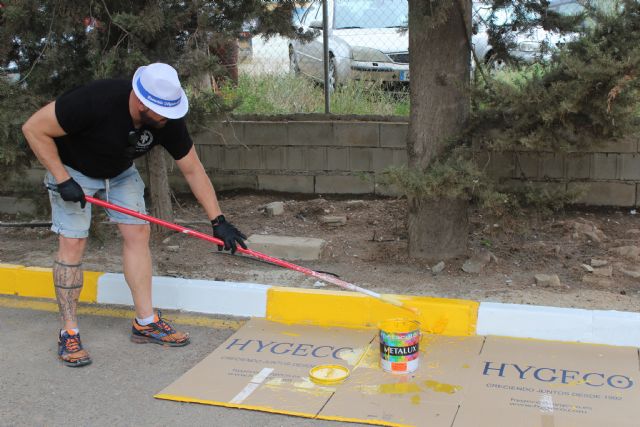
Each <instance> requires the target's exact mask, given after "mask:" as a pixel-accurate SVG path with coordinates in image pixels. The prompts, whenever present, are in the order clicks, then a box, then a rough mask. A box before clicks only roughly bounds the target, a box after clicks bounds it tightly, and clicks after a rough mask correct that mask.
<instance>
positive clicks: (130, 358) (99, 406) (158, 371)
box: [0, 299, 355, 427]
mask: <svg viewBox="0 0 640 427" xmlns="http://www.w3.org/2000/svg"><path fill="white" fill-rule="evenodd" d="M16 300H17V299H16ZM168 317H169V318H171V313H168ZM80 322H81V323H80V328H81V329H80V332H81V335H82V341H83V344H84V346H85V347H86V348H87V349H88V350H89V352H90V354H91V357H92V358H93V364H91V365H89V366H87V367H83V368H68V367H65V366H63V365H62V364H61V363H60V362H59V361H58V360H57V356H56V349H57V345H56V333H57V331H58V315H57V313H54V312H47V311H38V310H32V309H25V308H9V307H7V306H3V305H2V304H0V339H1V340H2V341H1V342H0V367H1V368H2V372H1V373H0V425H1V426H35V425H46V426H62V425H64V426H78V425H83V426H88V425H90V426H133V425H135V426H173V425H180V426H233V427H235V426H252V427H257V426H268V427H270V426H283V427H288V426H302V427H306V426H329V427H333V426H335V427H341V426H354V425H355V424H350V423H339V422H328V421H317V420H310V419H305V418H299V417H291V416H285V415H277V414H269V413H264V412H257V411H248V410H240V409H229V408H222V407H216V406H208V405H199V404H194V403H179V402H172V401H166V400H159V399H154V398H153V395H154V394H156V393H158V392H159V391H161V390H162V389H163V388H164V387H166V386H167V385H169V384H171V383H172V382H173V381H174V380H176V379H177V378H178V377H180V376H181V375H182V374H183V373H184V372H186V371H187V370H189V369H190V368H191V367H193V366H194V365H195V364H196V363H198V362H199V361H200V360H202V359H203V358H204V357H205V356H207V355H208V354H209V353H211V352H212V351H213V350H214V349H215V348H216V347H217V346H218V345H220V344H222V343H223V342H224V340H226V339H227V338H228V337H229V336H230V335H232V334H233V332H234V330H232V329H216V328H212V327H202V326H180V328H181V329H185V330H188V331H189V332H190V333H191V337H192V343H191V344H190V345H188V346H186V347H183V348H165V347H161V346H158V345H152V344H145V345H140V344H134V343H131V342H130V341H129V330H130V320H129V319H126V318H118V317H105V316H97V315H82V316H80Z"/></svg>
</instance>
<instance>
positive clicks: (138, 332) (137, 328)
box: [131, 311, 189, 347]
mask: <svg viewBox="0 0 640 427" xmlns="http://www.w3.org/2000/svg"><path fill="white" fill-rule="evenodd" d="M160 316H162V313H161V312H159V311H158V314H156V315H155V317H154V319H153V322H152V323H149V324H148V325H145V326H142V325H140V324H139V323H138V321H137V320H136V319H133V325H132V326H131V341H133V342H134V343H137V344H146V343H154V344H161V345H166V346H168V347H182V346H185V345H187V344H189V334H188V333H187V332H178V331H176V330H175V329H173V328H172V327H171V325H169V324H168V323H167V322H166V321H165V320H163V319H162V318H161V317H160Z"/></svg>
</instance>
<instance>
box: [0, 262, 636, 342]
mask: <svg viewBox="0 0 640 427" xmlns="http://www.w3.org/2000/svg"><path fill="white" fill-rule="evenodd" d="M52 282H53V280H52V277H51V270H50V269H46V268H37V267H24V266H20V265H12V264H0V294H9V295H17V296H24V297H37V298H54V294H53V283H52ZM153 295H154V306H155V307H157V308H160V309H171V310H184V311H190V312H196V313H207V314H224V315H232V316H244V317H265V318H267V319H270V320H275V321H279V322H285V323H297V324H315V325H322V326H343V327H354V328H358V327H376V325H377V324H378V322H380V321H381V320H384V319H389V318H393V317H405V318H406V317H407V316H408V315H409V316H410V314H408V312H407V311H406V310H403V309H401V308H398V307H395V306H393V305H390V304H386V303H383V302H381V301H379V300H377V299H374V298H370V297H367V296H365V295H361V294H358V293H353V292H342V291H325V290H314V289H297V288H289V287H278V286H270V285H261V284H255V283H236V282H219V281H213V280H194V279H185V278H174V277H154V279H153ZM395 297H397V298H398V299H400V300H401V301H403V303H405V304H406V305H408V306H410V307H414V308H417V309H418V314H417V316H416V317H417V320H419V321H420V323H421V326H422V329H423V330H425V331H426V332H428V333H434V334H442V335H452V336H471V335H498V336H508V337H520V338H534V339H543V340H554V341H569V342H584V343H592V344H607V345H616V346H633V347H640V313H634V312H620V311H603V310H584V309H574V308H558V307H544V306H530V305H520V304H502V303H493V302H477V301H468V300H458V299H446V298H432V297H423V296H407V295H396V296H395ZM81 301H84V302H88V303H100V304H119V305H125V306H132V305H133V302H132V300H131V294H130V292H129V288H128V287H127V284H126V282H125V279H124V275H122V274H113V273H100V272H85V287H84V289H83V292H82V294H81Z"/></svg>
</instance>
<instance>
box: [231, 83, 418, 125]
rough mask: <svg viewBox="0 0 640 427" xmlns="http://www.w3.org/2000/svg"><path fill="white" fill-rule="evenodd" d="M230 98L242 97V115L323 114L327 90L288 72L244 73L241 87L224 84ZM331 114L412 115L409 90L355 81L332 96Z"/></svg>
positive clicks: (238, 110)
mask: <svg viewBox="0 0 640 427" xmlns="http://www.w3.org/2000/svg"><path fill="white" fill-rule="evenodd" d="M222 94H223V96H224V97H225V98H226V99H227V100H228V101H233V100H239V101H240V105H239V106H238V107H237V108H236V109H235V110H234V112H235V113H239V114H266V115H271V114H295V113H324V90H323V87H322V85H319V84H317V83H315V82H313V81H311V80H310V79H308V78H305V77H296V76H293V75H290V74H286V75H268V74H267V75H260V76H249V75H241V76H240V78H239V82H238V87H236V88H234V87H232V86H225V87H223V88H222ZM330 107H331V113H333V114H357V115H394V116H408V115H409V93H408V92H407V93H397V92H392V91H388V90H384V89H383V88H381V87H379V86H378V85H374V84H372V83H369V82H361V81H352V82H349V83H348V84H346V85H343V86H341V87H340V88H338V90H336V92H335V93H333V94H332V95H331V104H330Z"/></svg>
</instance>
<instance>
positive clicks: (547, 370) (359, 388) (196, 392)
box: [156, 319, 640, 427]
mask: <svg viewBox="0 0 640 427" xmlns="http://www.w3.org/2000/svg"><path fill="white" fill-rule="evenodd" d="M379 358H380V353H379V343H378V331H377V330H371V329H365V330H359V329H344V328H323V327H317V326H303V325H285V324H280V323H275V322H269V321H266V320H262V319H253V320H251V321H249V322H248V323H247V324H246V325H245V326H244V327H243V328H241V329H240V330H239V331H237V332H236V333H235V334H234V335H233V336H232V337H230V338H229V339H228V340H227V341H226V342H225V343H224V344H222V345H221V346H220V347H218V348H217V349H216V350H215V351H214V352H213V353H211V354H210V355H209V356H207V357H206V358H205V359H204V360H203V361H201V362H200V363H199V364H198V365H196V366H195V367H194V368H192V369H191V370H190V371H188V372H187V373H185V374H184V375H183V376H182V377H181V378H179V379H178V380H177V381H176V382H174V383H173V384H171V385H169V386H168V387H167V388H165V389H164V390H162V391H161V392H160V393H159V394H158V395H156V397H158V398H161V399H169V400H177V401H184V402H197V403H205V404H212V405H219V406H227V407H237V408H245V409H255V410H262V411H268V412H277V413H283V414H289V415H297V416H303V417H310V418H317V419H326V420H341V421H353V422H361V423H368V424H375V425H388V426H411V425H413V426H430V427H441V426H442V427H452V426H453V427H471V426H474V427H478V426H508V425H514V426H515V425H517V426H525V427H526V426H531V427H565V426H581V427H589V426H603V425H615V426H629V427H630V426H632V425H634V426H635V425H638V420H639V419H640V390H639V388H638V380H640V375H639V374H640V367H639V366H640V364H639V359H638V349H636V348H630V347H608V346H596V345H584V344H567V343H556V342H544V341H534V340H522V339H509V338H498V337H487V338H485V337H466V338H461V337H446V336H436V335H426V336H423V339H422V341H421V352H420V367H419V368H418V370H417V371H416V372H414V373H412V374H406V375H394V374H390V373H387V372H384V371H382V370H381V369H380V367H379ZM320 364H341V365H343V366H346V367H348V368H349V369H350V371H351V374H350V376H349V377H348V378H347V379H346V380H345V381H344V382H342V383H340V384H337V385H333V386H326V385H318V384H315V383H313V382H312V381H311V380H310V379H309V376H308V374H309V370H310V369H311V368H312V367H314V366H317V365H320Z"/></svg>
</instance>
